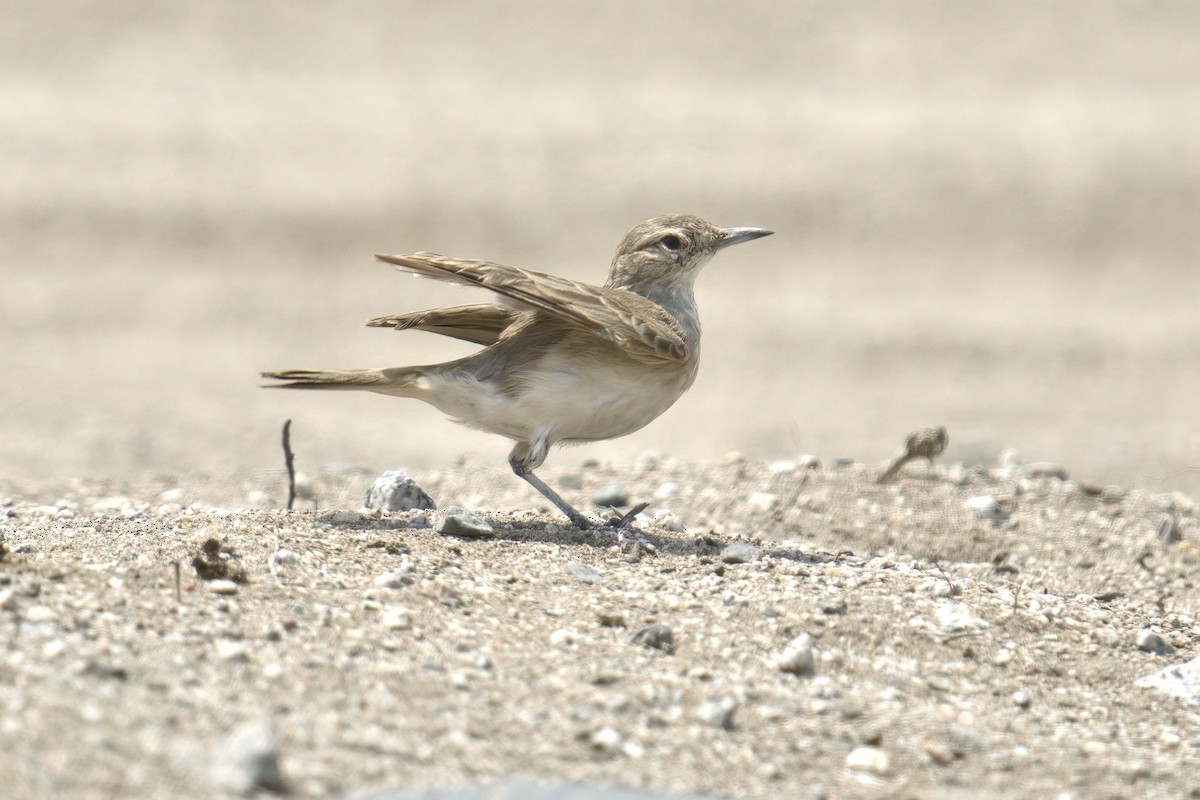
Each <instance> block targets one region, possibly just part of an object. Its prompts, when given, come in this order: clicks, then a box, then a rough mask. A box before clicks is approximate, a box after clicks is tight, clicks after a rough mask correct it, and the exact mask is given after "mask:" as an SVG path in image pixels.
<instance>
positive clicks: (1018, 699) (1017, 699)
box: [1011, 689, 1033, 708]
mask: <svg viewBox="0 0 1200 800" xmlns="http://www.w3.org/2000/svg"><path fill="white" fill-rule="evenodd" d="M1011 699H1012V703H1013V705H1014V706H1016V707H1017V708H1029V706H1030V705H1032V704H1033V698H1032V697H1030V696H1029V692H1027V691H1025V690H1024V689H1018V690H1017V691H1015V692H1013V693H1012V698H1011Z"/></svg>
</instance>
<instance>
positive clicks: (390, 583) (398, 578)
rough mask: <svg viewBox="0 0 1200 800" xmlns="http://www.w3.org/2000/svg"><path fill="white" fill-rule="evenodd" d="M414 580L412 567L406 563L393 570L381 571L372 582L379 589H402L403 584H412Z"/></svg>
mask: <svg viewBox="0 0 1200 800" xmlns="http://www.w3.org/2000/svg"><path fill="white" fill-rule="evenodd" d="M415 581H416V578H415V577H413V574H412V568H411V567H410V566H408V565H401V568H400V569H399V570H397V571H395V572H392V571H389V572H382V573H380V574H379V575H376V576H375V580H374V581H373V583H374V584H375V585H376V586H378V587H379V588H380V589H403V588H404V587H405V586H412V585H413V583H414V582H415Z"/></svg>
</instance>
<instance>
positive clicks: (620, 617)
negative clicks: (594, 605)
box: [596, 608, 626, 628]
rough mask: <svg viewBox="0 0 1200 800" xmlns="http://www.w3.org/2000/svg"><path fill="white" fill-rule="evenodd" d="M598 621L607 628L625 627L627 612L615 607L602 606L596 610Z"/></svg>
mask: <svg viewBox="0 0 1200 800" xmlns="http://www.w3.org/2000/svg"><path fill="white" fill-rule="evenodd" d="M596 621H597V622H599V623H600V624H601V625H603V626H604V627H606V628H624V627H625V625H626V623H625V612H624V611H621V610H619V609H613V608H601V609H598V610H597V611H596Z"/></svg>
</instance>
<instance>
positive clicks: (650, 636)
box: [629, 622, 675, 653]
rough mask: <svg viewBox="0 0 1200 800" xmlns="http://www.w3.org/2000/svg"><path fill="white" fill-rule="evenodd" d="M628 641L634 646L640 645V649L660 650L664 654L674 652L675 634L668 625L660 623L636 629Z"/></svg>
mask: <svg viewBox="0 0 1200 800" xmlns="http://www.w3.org/2000/svg"><path fill="white" fill-rule="evenodd" d="M629 641H631V642H633V643H634V644H640V645H641V646H642V647H649V648H651V649H653V650H661V651H663V652H664V653H674V652H675V632H674V631H672V630H671V628H670V627H669V626H668V625H665V624H663V623H661V622H655V623H652V624H650V625H647V626H645V627H643V628H638V629H637V630H636V631H634V632H633V635H632V636H630V637H629Z"/></svg>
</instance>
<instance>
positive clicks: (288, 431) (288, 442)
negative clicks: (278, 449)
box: [283, 419, 296, 511]
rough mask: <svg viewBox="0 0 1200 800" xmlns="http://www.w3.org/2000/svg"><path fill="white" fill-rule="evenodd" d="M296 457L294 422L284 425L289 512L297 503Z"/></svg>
mask: <svg viewBox="0 0 1200 800" xmlns="http://www.w3.org/2000/svg"><path fill="white" fill-rule="evenodd" d="M295 461H296V456H295V455H294V454H293V453H292V421H291V420H290V419H289V420H288V421H287V422H285V423H283V463H284V466H286V467H287V473H288V506H287V507H288V511H291V510H292V506H293V505H295V503H296V463H295Z"/></svg>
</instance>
